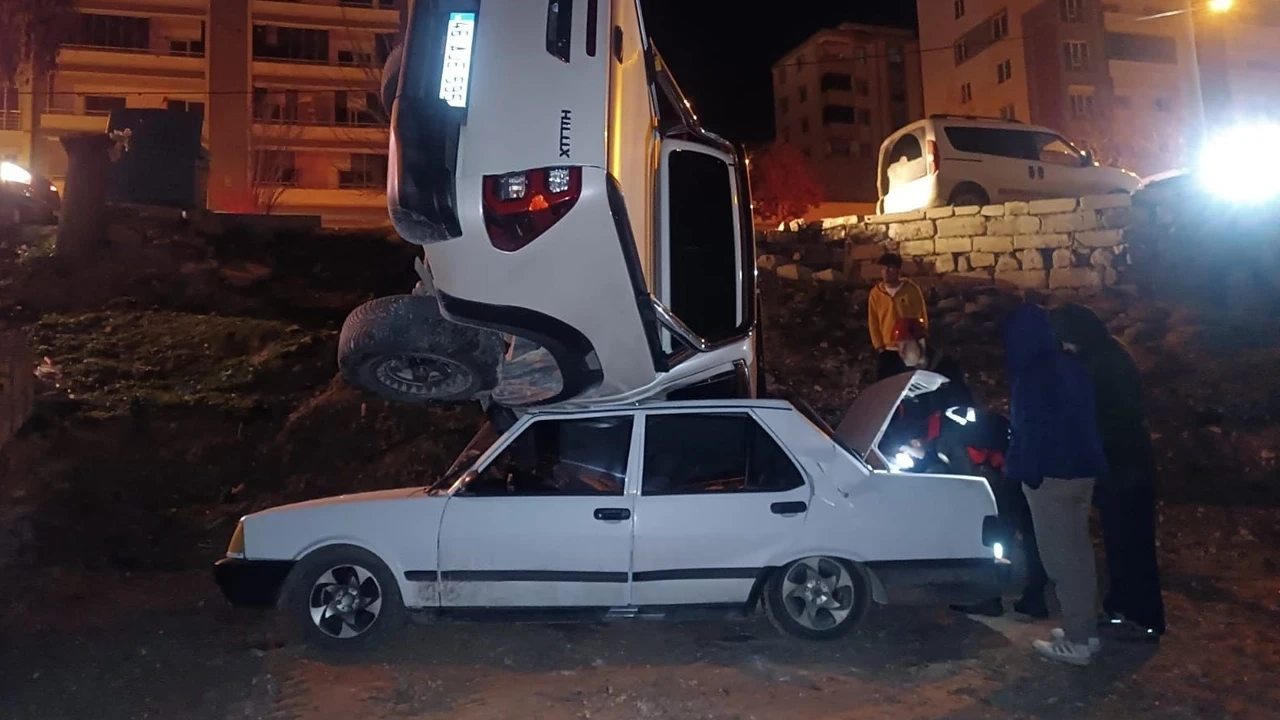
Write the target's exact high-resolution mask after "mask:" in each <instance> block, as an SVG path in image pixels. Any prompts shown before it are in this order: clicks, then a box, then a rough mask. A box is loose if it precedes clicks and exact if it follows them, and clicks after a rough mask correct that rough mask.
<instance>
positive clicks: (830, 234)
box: [822, 225, 849, 242]
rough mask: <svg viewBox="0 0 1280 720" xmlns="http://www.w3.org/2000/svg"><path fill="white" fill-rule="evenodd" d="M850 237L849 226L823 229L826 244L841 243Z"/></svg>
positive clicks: (834, 226) (833, 226)
mask: <svg viewBox="0 0 1280 720" xmlns="http://www.w3.org/2000/svg"><path fill="white" fill-rule="evenodd" d="M848 236H849V226H848V225H832V226H831V227H824V228H822V239H823V240H824V241H825V242H840V241H841V240H844V239H845V238H846V237H848Z"/></svg>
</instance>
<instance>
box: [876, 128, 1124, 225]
mask: <svg viewBox="0 0 1280 720" xmlns="http://www.w3.org/2000/svg"><path fill="white" fill-rule="evenodd" d="M878 175H879V178H878V187H879V190H880V203H879V210H880V212H884V213H895V212H908V211H911V210H920V209H922V208H931V207H942V206H946V205H987V204H991V203H1003V202H1008V201H1010V200H1036V199H1040V198H1055V197H1079V196H1082V195H1105V194H1108V193H1121V192H1122V193H1132V192H1133V191H1134V190H1135V189H1136V188H1137V187H1138V183H1139V182H1140V179H1139V178H1138V176H1137V175H1135V174H1133V173H1131V172H1129V171H1128V170H1121V169H1119V168H1112V167H1103V166H1101V165H1099V164H1098V163H1096V162H1094V160H1093V156H1092V155H1091V154H1090V153H1088V152H1086V151H1084V150H1081V149H1079V148H1077V147H1076V146H1075V145H1073V144H1071V141H1069V140H1067V139H1066V138H1064V137H1063V136H1062V135H1060V134H1059V133H1057V132H1054V131H1053V130H1050V129H1049V128H1044V127H1036V126H1034V125H1023V124H1022V123H1019V122H1018V121H1016V120H995V119H983V118H974V117H959V116H954V115H933V116H930V117H928V118H926V119H924V120H919V121H917V122H914V123H912V124H910V125H908V126H906V127H904V128H902V129H901V130H899V131H897V132H896V133H894V134H892V135H890V136H889V138H888V139H887V140H885V141H884V143H882V144H881V145H880V168H879V172H878Z"/></svg>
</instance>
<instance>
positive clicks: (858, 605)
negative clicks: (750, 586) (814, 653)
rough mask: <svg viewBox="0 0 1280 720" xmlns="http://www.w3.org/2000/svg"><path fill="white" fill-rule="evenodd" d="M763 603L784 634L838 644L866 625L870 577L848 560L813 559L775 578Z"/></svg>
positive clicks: (797, 563) (791, 566) (791, 565)
mask: <svg viewBox="0 0 1280 720" xmlns="http://www.w3.org/2000/svg"><path fill="white" fill-rule="evenodd" d="M764 600H765V609H766V610H767V612H768V614H769V620H770V621H771V622H772V623H773V624H774V626H775V627H777V628H778V629H779V630H782V631H783V632H785V633H787V634H788V635H794V636H796V637H799V638H804V639H807V640H834V639H836V638H838V637H841V636H843V635H844V634H846V633H848V632H849V631H850V630H852V629H853V628H854V626H855V625H857V624H858V622H859V621H860V620H862V616H863V615H865V614H866V612H867V605H868V604H869V602H870V600H871V593H870V586H869V585H868V583H867V580H866V577H865V576H864V575H863V574H862V573H861V572H859V571H858V570H857V568H855V567H854V566H853V565H852V564H850V563H849V562H848V561H846V560H842V559H839V558H832V557H826V556H814V557H807V558H802V559H800V560H796V561H795V562H792V563H789V564H787V565H785V566H784V567H782V568H781V569H780V570H778V571H777V572H776V573H774V574H773V577H771V578H770V579H769V583H768V585H767V586H766V588H765V593H764Z"/></svg>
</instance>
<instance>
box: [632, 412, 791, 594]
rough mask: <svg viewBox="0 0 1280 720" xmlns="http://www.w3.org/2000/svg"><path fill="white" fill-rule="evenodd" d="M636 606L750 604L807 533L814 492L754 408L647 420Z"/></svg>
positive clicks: (638, 507)
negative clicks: (782, 555) (780, 558)
mask: <svg viewBox="0 0 1280 720" xmlns="http://www.w3.org/2000/svg"><path fill="white" fill-rule="evenodd" d="M644 424H645V430H644V465H643V468H642V470H641V479H642V481H641V487H640V496H639V497H637V498H636V500H635V509H636V518H635V551H634V555H633V560H632V564H633V565H632V567H633V575H632V591H631V604H632V605H635V606H646V605H650V606H652V605H690V604H699V605H701V604H727V603H741V602H745V601H746V600H747V598H748V597H749V596H750V594H751V589H752V587H753V586H754V585H755V582H756V580H757V579H758V578H759V577H761V574H762V572H763V571H764V570H765V568H766V565H767V563H768V562H769V561H770V559H771V558H773V557H776V556H777V554H778V551H779V549H780V548H784V547H786V546H787V545H788V544H789V543H791V542H793V541H794V539H795V538H796V537H797V536H798V535H799V534H800V532H801V531H802V529H803V527H804V523H805V517H806V515H807V513H808V508H809V501H810V497H811V492H810V487H809V485H808V483H807V482H806V480H805V477H804V475H803V474H802V473H801V471H800V470H799V468H798V467H797V466H796V464H795V462H793V461H792V459H791V457H790V456H789V455H788V454H787V453H786V452H785V451H784V450H783V449H782V447H781V445H780V444H779V443H778V442H777V440H775V439H774V438H773V436H772V435H771V434H770V433H769V432H768V431H767V430H766V429H765V428H764V427H763V426H761V424H760V423H759V422H758V421H757V420H756V418H755V417H754V416H753V415H752V414H751V413H749V412H746V411H726V412H723V413H707V412H700V413H690V412H674V413H657V412H650V413H647V414H646V416H645V421H644Z"/></svg>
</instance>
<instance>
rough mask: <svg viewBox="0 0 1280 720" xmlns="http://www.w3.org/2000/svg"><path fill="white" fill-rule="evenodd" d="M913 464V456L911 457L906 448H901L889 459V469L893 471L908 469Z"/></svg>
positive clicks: (914, 461)
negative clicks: (901, 449)
mask: <svg viewBox="0 0 1280 720" xmlns="http://www.w3.org/2000/svg"><path fill="white" fill-rule="evenodd" d="M915 464H916V460H915V458H913V457H911V454H910V453H908V452H907V451H906V450H903V451H901V452H899V453H898V454H897V455H894V456H893V459H892V460H890V461H889V469H891V470H893V471H894V472H902V471H903V470H910V469H911V468H912V467H914V466H915Z"/></svg>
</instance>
